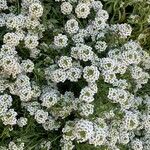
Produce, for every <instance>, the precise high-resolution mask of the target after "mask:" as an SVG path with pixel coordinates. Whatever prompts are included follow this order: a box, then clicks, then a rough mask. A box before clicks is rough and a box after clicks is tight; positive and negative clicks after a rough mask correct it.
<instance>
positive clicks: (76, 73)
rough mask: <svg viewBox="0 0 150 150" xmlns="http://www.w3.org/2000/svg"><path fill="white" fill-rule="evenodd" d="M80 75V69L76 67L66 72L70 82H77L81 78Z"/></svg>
mask: <svg viewBox="0 0 150 150" xmlns="http://www.w3.org/2000/svg"><path fill="white" fill-rule="evenodd" d="M81 74H82V72H81V69H79V68H77V67H72V68H70V69H69V70H68V71H67V76H68V80H70V81H71V82H77V81H78V79H79V78H80V77H81Z"/></svg>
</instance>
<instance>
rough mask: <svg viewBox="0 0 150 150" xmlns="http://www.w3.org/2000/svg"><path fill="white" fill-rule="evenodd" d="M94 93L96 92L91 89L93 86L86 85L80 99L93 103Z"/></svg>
mask: <svg viewBox="0 0 150 150" xmlns="http://www.w3.org/2000/svg"><path fill="white" fill-rule="evenodd" d="M94 94H95V93H94V92H93V91H92V90H91V88H89V87H85V88H83V89H82V90H81V92H80V96H79V99H80V100H81V101H84V102H87V103H91V102H92V101H94Z"/></svg>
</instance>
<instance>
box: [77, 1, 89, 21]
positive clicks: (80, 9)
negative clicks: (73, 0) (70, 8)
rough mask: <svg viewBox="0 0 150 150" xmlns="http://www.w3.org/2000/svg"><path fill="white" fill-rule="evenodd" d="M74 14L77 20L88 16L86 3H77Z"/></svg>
mask: <svg viewBox="0 0 150 150" xmlns="http://www.w3.org/2000/svg"><path fill="white" fill-rule="evenodd" d="M75 13H76V14H77V17H78V18H83V19H85V18H87V16H88V15H89V14H90V8H89V6H88V5H87V4H86V3H79V4H78V5H77V6H76V8H75Z"/></svg>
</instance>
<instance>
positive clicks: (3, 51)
mask: <svg viewBox="0 0 150 150" xmlns="http://www.w3.org/2000/svg"><path fill="white" fill-rule="evenodd" d="M106 1H107V0H106ZM13 3H15V2H14V1H13V0H10V2H9V1H8V2H7V1H6V0H1V2H0V12H2V13H1V14H0V29H1V28H2V29H4V28H6V33H5V32H4V35H3V40H2V45H1V47H0V61H1V63H0V122H2V124H3V125H2V126H4V128H5V129H4V131H3V133H2V135H1V137H2V138H3V136H4V135H5V134H6V135H7V136H8V137H7V138H3V140H2V141H5V143H7V146H5V145H1V142H0V149H2V150H26V149H28V147H26V145H27V146H29V145H30V143H32V141H34V140H35V141H36V140H38V139H40V140H39V141H38V142H37V141H36V144H35V143H34V144H33V145H32V146H31V147H30V148H29V149H46V150H50V149H53V145H55V144H53V142H55V141H56V142H57V141H58V140H59V144H58V146H60V147H61V149H62V150H72V149H74V148H75V146H76V143H78V144H81V143H87V144H91V145H92V146H93V147H98V148H101V147H103V146H104V147H107V148H108V149H109V150H121V148H120V146H122V145H124V146H125V147H126V146H127V147H130V149H132V150H150V96H149V95H146V94H145V93H144V94H143V93H142V92H141V91H142V89H143V88H145V87H146V86H147V85H148V83H149V78H150V75H149V69H150V55H149V52H148V51H146V50H145V49H144V48H142V46H141V44H140V42H139V41H138V40H134V41H133V40H132V36H131V35H132V31H133V32H134V30H133V29H132V27H131V25H130V24H128V23H122V24H119V23H114V24H110V20H109V14H108V12H107V11H106V10H104V9H103V4H102V3H101V1H98V0H79V1H77V0H68V1H64V0H55V2H48V1H46V2H45V1H44V0H43V5H45V6H46V7H43V5H42V3H41V2H40V0H22V1H21V2H17V3H18V5H19V8H18V10H17V13H16V12H15V10H13ZM51 3H53V4H55V5H58V6H57V7H59V8H57V7H56V10H55V9H54V8H52V7H53V6H52V7H51V6H49V4H51ZM110 3H111V2H110ZM117 3H118V2H117ZM117 3H116V5H117ZM122 5H123V4H122ZM11 6H12V7H11ZM114 7H115V5H114ZM57 9H58V10H57ZM5 11H6V12H5ZM49 11H50V13H51V11H52V16H53V15H56V12H57V11H60V12H59V13H60V14H61V15H62V18H63V19H62V18H59V19H60V20H61V19H62V20H63V26H62V27H61V28H58V25H60V24H61V23H62V22H59V21H57V20H55V19H54V18H51V14H49ZM55 11H56V12H55ZM120 13H121V12H120ZM111 15H112V14H111ZM41 17H42V18H41ZM57 17H58V16H57ZM110 17H111V16H110ZM113 17H114V18H115V17H116V16H113ZM119 17H120V16H119ZM48 18H50V19H49V20H50V21H47V22H45V20H46V19H48ZM114 18H113V19H114ZM41 22H43V24H41ZM53 22H56V27H54V28H57V29H54V28H53V27H51V26H50V24H53ZM120 22H122V21H120ZM142 27H143V26H142V25H141V29H142ZM45 30H46V31H45ZM44 31H45V32H44ZM47 31H48V32H47ZM49 31H51V33H49ZM2 34H3V33H2ZM47 35H48V36H49V38H48V39H46V38H45V37H46V36H47ZM129 38H130V39H129ZM147 91H148V92H149V90H148V89H147ZM140 92H141V93H140ZM99 111H100V112H99ZM16 126H17V127H16ZM32 126H33V127H32ZM19 128H23V129H24V130H22V129H21V130H20V129H19ZM31 128H32V129H33V130H31V132H32V131H33V132H36V131H38V132H39V133H38V134H37V135H36V133H33V136H35V137H33V140H31V142H29V143H26V141H28V140H29V138H30V137H31V138H32V135H27V134H32V133H28V130H30V129H31ZM0 129H1V126H0ZM16 129H17V131H16ZM26 130H27V131H26ZM11 131H12V132H11ZM18 132H20V133H19V136H20V138H21V141H20V140H17V141H16V137H15V138H14V137H13V138H12V137H11V136H12V135H13V136H14V135H16V136H18V134H17V133H18ZM41 132H42V133H41ZM58 132H59V136H58V137H56V138H55V137H53V134H55V133H56V134H57V135H58ZM11 133H12V135H11V136H10V135H9V134H11ZM22 133H24V134H23V135H20V134H22ZM60 134H61V135H60ZM45 135H46V136H45ZM40 136H42V137H40ZM1 137H0V140H1ZM9 137H10V138H9ZM39 137H40V138H39ZM8 138H9V139H8ZM17 138H18V137H17ZM46 138H47V139H46ZM5 139H6V140H5ZM51 139H52V140H51ZM56 149H57V148H56ZM58 149H59V148H58Z"/></svg>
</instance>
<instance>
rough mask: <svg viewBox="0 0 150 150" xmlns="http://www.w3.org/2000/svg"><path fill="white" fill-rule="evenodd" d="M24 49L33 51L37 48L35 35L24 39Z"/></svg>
mask: <svg viewBox="0 0 150 150" xmlns="http://www.w3.org/2000/svg"><path fill="white" fill-rule="evenodd" d="M24 43H25V47H27V48H29V49H34V48H36V47H37V46H38V44H39V42H38V36H36V35H27V36H26V37H25V39H24Z"/></svg>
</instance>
